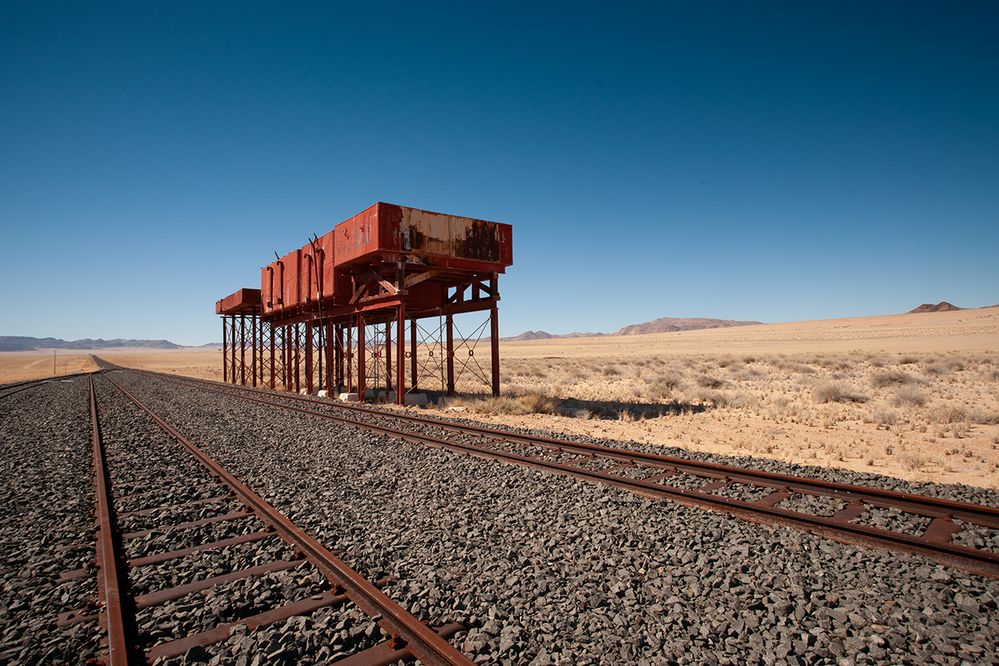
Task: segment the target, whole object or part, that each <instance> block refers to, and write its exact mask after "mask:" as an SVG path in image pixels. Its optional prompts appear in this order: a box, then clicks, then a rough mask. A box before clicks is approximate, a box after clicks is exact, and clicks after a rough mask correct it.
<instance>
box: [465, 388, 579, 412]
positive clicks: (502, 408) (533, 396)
mask: <svg viewBox="0 0 999 666" xmlns="http://www.w3.org/2000/svg"><path fill="white" fill-rule="evenodd" d="M466 404H467V406H468V408H469V409H471V410H472V411H474V412H478V413H480V414H512V415H515V416H520V415H524V414H554V413H555V411H556V410H557V409H558V406H559V401H558V400H556V399H555V398H550V397H548V396H546V395H541V394H540V393H524V394H522V395H503V396H499V397H489V398H483V399H481V400H472V401H470V402H468V403H466Z"/></svg>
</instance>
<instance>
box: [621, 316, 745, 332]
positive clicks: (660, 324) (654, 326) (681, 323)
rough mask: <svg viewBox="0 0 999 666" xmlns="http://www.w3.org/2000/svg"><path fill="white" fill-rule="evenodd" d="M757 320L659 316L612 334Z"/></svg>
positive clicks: (683, 328)
mask: <svg viewBox="0 0 999 666" xmlns="http://www.w3.org/2000/svg"><path fill="white" fill-rule="evenodd" d="M759 323H761V322H758V321H735V320H732V319H706V318H703V317H687V318H684V317H660V318H659V319H653V320H652V321H647V322H645V323H644V324H631V325H630V326H625V327H624V328H622V329H621V330H619V331H618V332H617V333H615V334H614V335H644V334H646V333H673V332H675V331H697V330H700V329H702V328H731V327H732V326H752V325H753V324H759Z"/></svg>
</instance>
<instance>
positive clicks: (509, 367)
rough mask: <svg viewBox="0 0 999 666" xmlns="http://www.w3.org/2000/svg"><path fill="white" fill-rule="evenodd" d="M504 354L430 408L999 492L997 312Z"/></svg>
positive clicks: (83, 355) (195, 353) (197, 371)
mask: <svg viewBox="0 0 999 666" xmlns="http://www.w3.org/2000/svg"><path fill="white" fill-rule="evenodd" d="M96 353H98V354H99V355H100V356H102V357H104V358H106V359H108V360H109V361H111V362H113V363H117V364H119V365H123V366H128V367H135V368H143V369H149V370H156V371H160V372H167V373H173V374H178V375H185V376H191V377H199V378H205V379H214V380H221V379H222V371H221V351H219V350H217V349H185V350H165V351H164V350H149V351H142V350H134V349H129V350H117V351H116V350H102V351H100V352H96ZM501 355H502V357H503V359H502V392H503V396H501V397H500V398H491V397H484V396H482V395H481V391H482V388H483V387H482V385H481V383H477V382H476V380H475V378H474V376H473V375H472V374H471V373H467V374H465V375H463V377H462V379H461V381H460V382H459V386H458V389H459V391H460V392H463V393H464V395H462V396H459V397H458V398H455V399H452V400H448V401H440V402H439V403H438V404H435V405H434V406H433V407H431V409H442V410H444V411H445V413H446V414H447V413H450V414H455V415H462V416H474V417H475V418H477V419H480V420H483V421H487V422H493V423H499V424H507V425H513V426H522V427H530V428H543V429H547V430H552V431H556V432H565V433H579V434H586V435H591V436H598V437H604V438H608V439H614V440H620V441H625V442H627V441H637V442H642V443H649V444H661V445H663V446H678V447H682V448H685V449H689V450H691V451H705V452H712V453H721V454H729V455H751V456H757V457H764V458H774V459H777V460H782V461H787V462H797V463H801V464H807V465H817V466H826V467H842V468H846V469H851V470H855V471H863V472H876V473H882V474H888V475H891V476H897V477H901V478H905V479H909V480H914V481H933V482H940V483H967V484H970V485H976V486H982V487H987V488H999V307H990V308H978V309H967V310H958V311H951V312H930V313H918V314H904V315H888V316H879V317H857V318H847V319H829V320H820V321H802V322H793V323H783V324H762V325H753V326H741V327H733V328H723V329H706V330H697V331H680V332H674V333H658V334H647V335H634V336H598V337H587V338H560V339H552V340H533V341H504V342H503V343H502V345H501ZM60 356H62V360H63V361H64V363H65V365H63V366H60V367H59V370H60V373H62V372H74V371H78V370H89V369H93V368H94V366H93V365H92V363H91V361H90V357H89V353H88V352H77V353H72V354H67V353H66V352H60V354H59V355H57V359H59V357H60ZM57 362H58V361H57ZM487 363H488V362H487V361H485V362H483V365H485V367H488V364H487ZM51 372H52V354H51V352H47V353H46V352H38V353H28V352H17V353H4V354H0V382H11V381H19V380H23V379H28V378H33V377H39V376H46V375H48V374H51ZM410 409H412V408H410Z"/></svg>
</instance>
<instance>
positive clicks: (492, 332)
mask: <svg viewBox="0 0 999 666" xmlns="http://www.w3.org/2000/svg"><path fill="white" fill-rule="evenodd" d="M495 284H496V283H495V282H493V285H494V287H493V289H494V290H495ZM493 293H494V294H495V293H496V292H495V291H494V292H493ZM499 343H500V339H499V308H498V307H496V301H493V306H492V308H491V309H490V310H489V346H490V347H491V348H492V354H491V355H492V362H493V364H492V365H493V368H492V370H493V372H492V380H493V395H494V396H498V395H499V394H500V357H499Z"/></svg>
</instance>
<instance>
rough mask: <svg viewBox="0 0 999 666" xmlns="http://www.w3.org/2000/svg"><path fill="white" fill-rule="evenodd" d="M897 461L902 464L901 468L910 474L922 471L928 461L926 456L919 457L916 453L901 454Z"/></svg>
mask: <svg viewBox="0 0 999 666" xmlns="http://www.w3.org/2000/svg"><path fill="white" fill-rule="evenodd" d="M898 460H899V462H900V463H902V467H905V468H906V469H907V470H909V471H910V472H915V471H918V470H921V469H923V467H925V466H926V463H927V462H929V460H928V459H927V458H926V456H921V455H919V454H918V453H903V454H901V455H899V457H898Z"/></svg>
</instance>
